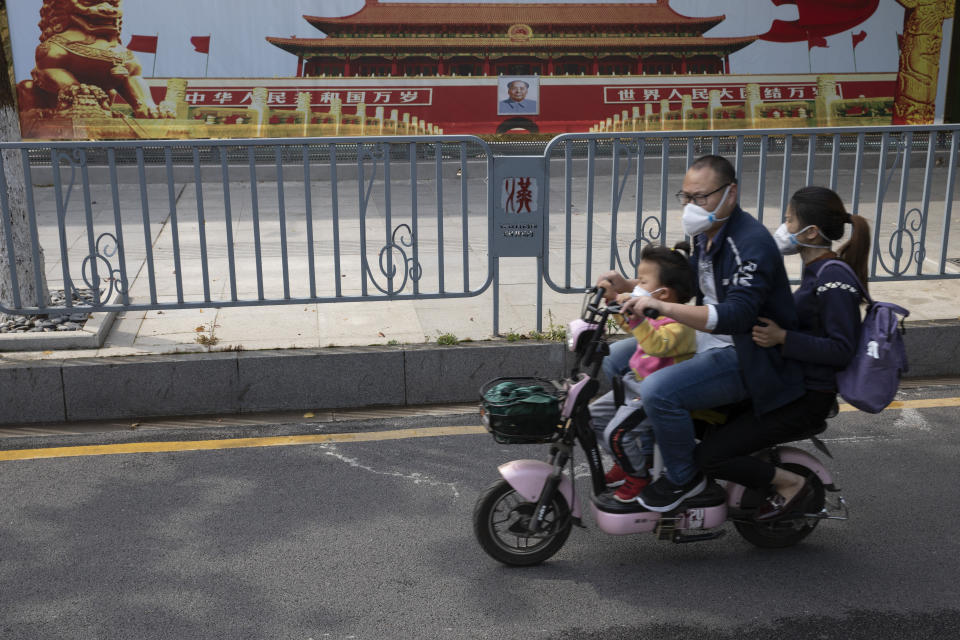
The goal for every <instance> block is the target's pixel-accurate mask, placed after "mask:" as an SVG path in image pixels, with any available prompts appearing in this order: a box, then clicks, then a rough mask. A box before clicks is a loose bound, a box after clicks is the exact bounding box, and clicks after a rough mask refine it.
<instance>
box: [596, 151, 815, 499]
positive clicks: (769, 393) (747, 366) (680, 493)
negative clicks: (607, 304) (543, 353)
mask: <svg viewBox="0 0 960 640" xmlns="http://www.w3.org/2000/svg"><path fill="white" fill-rule="evenodd" d="M737 196H738V189H737V178H736V171H735V170H734V168H733V166H732V165H731V164H730V162H729V161H727V160H726V159H725V158H722V157H720V156H712V155H710V156H703V157H701V158H699V159H697V160H696V161H695V162H694V163H693V164H692V165H691V166H690V168H689V170H688V171H687V173H686V175H685V176H684V179H683V188H682V190H681V191H680V192H678V193H677V199H678V200H679V201H680V203H681V204H683V205H684V211H683V229H684V232H686V233H687V235H689V236H691V237H692V238H693V241H694V251H693V255H692V256H691V262H692V264H693V267H694V269H695V271H696V273H697V281H698V285H699V291H698V294H697V305H696V306H691V305H682V304H675V303H665V302H662V301H660V300H656V299H655V298H652V297H649V296H641V297H637V298H633V299H631V300H630V301H628V302H627V303H625V305H624V311H626V312H632V313H634V314H642V313H643V312H644V310H645V309H653V310H655V311H657V312H659V313H661V314H663V315H667V316H669V317H671V318H673V319H674V320H676V321H677V322H680V323H683V324H686V325H687V326H690V327H692V328H694V329H696V330H697V353H696V355H695V356H694V357H693V358H691V359H689V360H687V361H684V362H681V363H677V364H675V365H673V366H671V367H667V368H665V369H662V370H660V371H657V372H654V373H653V374H651V375H650V376H648V377H647V378H646V379H645V380H644V381H643V383H642V384H641V388H640V391H641V397H642V398H643V404H644V407H645V409H646V412H647V416H648V418H649V419H650V422H651V423H652V427H653V431H654V434H655V437H656V441H657V443H658V445H659V447H660V450H661V453H662V455H663V461H664V464H665V466H666V473H665V474H664V475H663V476H661V477H660V478H659V479H658V480H656V481H655V482H653V483H651V484H650V485H648V486H647V487H645V488H644V489H643V491H641V492H640V495H639V496H638V498H637V500H638V501H639V502H640V504H641V505H643V506H644V507H645V508H647V509H649V510H651V511H656V512H661V513H663V512H667V511H671V510H673V509H675V508H677V506H678V505H679V504H680V503H681V502H683V501H684V500H686V499H689V498H692V497H693V496H696V495H698V494H699V493H700V492H702V491H703V490H704V489H705V488H706V486H707V483H706V478H705V477H704V476H703V474H702V473H701V472H700V471H699V470H698V468H697V467H696V465H695V463H694V458H693V452H694V448H695V446H696V441H695V436H694V424H693V420H692V419H691V417H690V412H691V411H695V410H699V409H709V408H711V407H717V406H720V405H725V404H731V403H736V402H740V401H742V400H745V399H747V398H750V399H751V400H752V402H753V408H754V411H755V412H756V413H757V414H758V415H762V414H764V413H766V412H769V411H772V410H774V409H777V408H779V407H781V406H783V405H785V404H787V403H789V402H791V401H793V400H796V399H797V398H799V397H800V396H801V395H803V392H804V391H803V382H802V380H803V374H802V371H801V367H800V365H799V364H798V363H796V362H795V361H792V360H789V359H785V358H783V357H782V356H781V355H780V352H779V351H778V350H776V349H763V348H761V347H759V346H757V345H756V344H755V343H754V342H753V340H752V338H751V331H752V328H753V326H754V325H755V324H756V322H757V318H758V317H760V316H763V317H766V318H771V319H773V320H774V321H775V322H776V323H777V325H778V326H781V327H787V328H794V327H796V325H797V315H796V308H795V306H794V301H793V296H792V294H791V292H790V285H789V282H788V280H787V274H786V269H785V267H784V264H783V259H782V257H781V255H780V252H779V250H778V249H777V245H776V243H775V242H774V240H773V237H772V236H771V235H770V232H769V231H768V230H767V229H766V228H765V227H764V226H763V225H762V224H761V223H760V222H758V221H757V220H756V219H755V218H753V217H752V216H750V215H749V214H747V213H746V212H745V211H743V210H742V209H741V208H740V207H739V205H738V203H737ZM600 285H601V286H606V287H608V288H612V289H613V290H615V291H616V292H618V293H619V292H626V291H630V290H632V288H633V284H632V283H631V282H630V281H628V280H626V279H625V278H623V276H621V275H620V274H619V273H616V272H610V273H607V274H604V276H603V277H602V278H601V283H600Z"/></svg>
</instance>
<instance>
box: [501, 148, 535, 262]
mask: <svg viewBox="0 0 960 640" xmlns="http://www.w3.org/2000/svg"><path fill="white" fill-rule="evenodd" d="M493 175H494V182H493V184H494V193H493V196H494V198H493V200H494V203H493V204H494V225H493V226H494V229H493V247H492V248H493V253H494V255H495V256H496V257H503V258H522V257H533V258H538V257H540V256H541V255H543V225H544V216H543V202H544V197H543V196H544V194H543V185H544V170H543V158H541V157H535V156H512V157H495V158H494V165H493Z"/></svg>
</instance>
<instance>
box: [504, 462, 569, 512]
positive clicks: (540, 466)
mask: <svg viewBox="0 0 960 640" xmlns="http://www.w3.org/2000/svg"><path fill="white" fill-rule="evenodd" d="M497 470H498V471H499V472H500V475H501V476H503V479H504V480H506V481H507V483H508V484H509V485H510V486H511V487H513V488H514V489H515V490H516V492H517V493H519V494H520V495H521V496H523V497H524V498H526V499H527V500H529V501H530V502H534V503H535V502H537V500H539V499H540V492H541V491H542V490H543V487H544V485H545V484H546V482H547V478H549V477H550V474H551V473H553V466H552V465H550V464H548V463H546V462H543V461H542V460H512V461H510V462H507V463H505V464H502V465H500V466H499V467H498V468H497ZM558 489H559V490H560V493H561V494H562V495H563V497H564V498H566V500H567V505H568V506H569V507H570V513H571V515H573V517H574V518H579V517H580V503H579V501H577V500H574V495H573V484H572V483H571V482H570V478H568V477H567V476H566V475H563V476H561V478H560V486H559V487H558Z"/></svg>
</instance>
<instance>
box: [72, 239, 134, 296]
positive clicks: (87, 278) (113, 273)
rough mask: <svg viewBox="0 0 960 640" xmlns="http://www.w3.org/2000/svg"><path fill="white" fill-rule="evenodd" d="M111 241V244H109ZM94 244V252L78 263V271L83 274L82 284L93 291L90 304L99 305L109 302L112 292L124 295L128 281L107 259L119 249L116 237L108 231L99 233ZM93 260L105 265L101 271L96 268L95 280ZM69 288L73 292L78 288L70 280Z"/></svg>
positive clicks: (77, 290)
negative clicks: (102, 284) (102, 286)
mask: <svg viewBox="0 0 960 640" xmlns="http://www.w3.org/2000/svg"><path fill="white" fill-rule="evenodd" d="M105 241H106V242H105ZM111 242H112V243H113V246H111V245H110V243H111ZM94 246H95V247H96V253H94V254H92V255H89V256H87V257H86V258H84V259H83V263H82V264H81V265H80V273H81V275H82V276H83V282H84V284H86V285H87V288H88V289H89V290H90V291H92V292H94V303H93V305H92V306H94V307H99V306H103V305H104V304H109V303H110V299H111V298H112V297H113V294H114V293H119V294H120V295H126V294H127V286H128V283H127V281H126V280H125V279H124V278H123V272H122V271H121V270H120V269H114V268H113V264H112V263H111V262H110V260H109V259H108V258H112V257H113V256H115V255H117V250H118V249H119V243H118V242H117V237H116V236H115V235H113V234H112V233H109V232H107V233H101V234H100V236H99V237H98V238H97V241H96V243H95V244H94ZM94 262H97V263H98V264H102V265H103V266H104V267H106V270H105V271H103V272H101V271H100V269H97V270H96V281H94V276H93V273H94V269H93V264H94ZM101 273H106V274H107V277H106V278H103V277H101ZM101 283H106V287H105V288H101ZM70 289H71V291H73V292H79V289H77V287H76V285H74V284H73V282H72V281H71V282H70Z"/></svg>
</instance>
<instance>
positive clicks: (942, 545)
mask: <svg viewBox="0 0 960 640" xmlns="http://www.w3.org/2000/svg"><path fill="white" fill-rule="evenodd" d="M958 396H960V386H938V387H926V388H919V389H912V390H905V391H903V392H901V398H902V399H905V400H911V399H916V398H928V397H937V398H956V397H958ZM944 404H946V403H944ZM957 422H958V409H957V407H956V406H952V407H947V406H940V407H930V408H908V409H902V410H887V411H885V412H884V413H882V414H880V415H879V416H870V415H867V414H863V413H855V412H854V413H842V414H841V415H840V416H839V417H838V418H836V419H834V420H833V421H832V423H831V428H830V429H829V430H828V431H827V433H826V434H825V436H826V438H827V440H828V444H829V446H830V448H831V449H832V451H833V453H834V455H835V460H833V461H829V462H828V465H829V467H830V468H831V469H832V471H833V472H834V473H835V476H836V479H837V481H838V484H839V485H840V486H841V487H842V489H843V495H844V497H845V498H846V499H847V501H848V502H849V503H850V507H851V511H852V514H851V515H852V518H851V520H849V521H847V522H826V523H822V524H821V526H820V527H819V528H818V529H817V531H815V532H814V533H813V534H812V535H811V536H810V537H809V538H808V539H807V540H806V541H805V542H804V543H802V544H801V545H799V546H797V547H795V548H791V549H787V550H780V551H764V550H760V549H756V548H753V547H752V546H751V545H749V544H748V543H747V542H745V541H744V540H742V539H741V538H740V537H739V536H738V535H737V534H736V533H735V532H734V531H733V529H732V527H731V529H730V532H729V534H728V535H727V536H726V537H724V538H721V539H719V540H715V541H711V542H705V543H697V544H689V545H674V544H670V543H664V542H657V541H655V540H654V539H653V536H651V535H649V534H648V535H642V536H634V537H627V538H617V537H613V536H609V535H606V534H604V533H602V532H600V531H598V530H596V529H595V528H594V527H593V525H592V522H591V521H590V520H589V518H588V519H587V525H588V528H587V529H575V530H574V531H573V533H572V534H571V536H570V539H569V540H568V542H567V544H566V546H565V547H564V548H563V549H562V550H561V551H560V552H559V553H558V554H557V555H556V556H555V557H554V558H553V559H552V560H550V561H548V562H547V563H546V564H544V565H542V566H539V567H533V568H527V569H512V568H508V567H504V566H501V565H500V564H498V563H497V562H495V561H494V560H492V559H490V558H489V557H487V556H486V555H485V554H484V553H483V552H482V551H481V549H480V548H479V546H478V545H477V544H476V542H475V540H474V538H473V533H472V530H471V511H472V508H473V504H474V501H475V500H476V497H477V495H478V494H479V493H480V491H482V489H483V488H484V487H485V486H486V485H488V484H489V483H490V482H492V481H493V480H494V479H495V478H496V465H497V464H499V463H501V462H504V461H507V460H510V459H514V458H519V457H539V456H541V455H542V454H543V451H542V448H541V447H527V446H514V447H510V446H503V445H497V444H495V443H494V442H493V440H492V439H490V438H489V437H488V436H486V435H483V434H479V435H448V436H441V437H415V438H403V439H394V440H379V441H367V442H327V443H319V444H318V443H314V444H302V445H294V446H273V447H253V448H242V449H215V450H209V451H172V452H162V453H132V454H119V455H97V456H82V457H79V456H78V457H65V458H56V459H39V460H22V461H3V462H0V495H2V496H3V498H2V499H0V638H4V640H7V639H10V640H26V639H33V638H38V639H39V638H44V639H47V638H83V639H88V638H97V639H112V638H124V639H127V638H138V639H151V638H163V639H174V638H175V639H181V638H191V639H199V638H204V639H206V638H230V639H235V638H271V639H272V638H278V639H280V638H282V639H295V640H307V639H308V638H313V639H314V640H320V639H321V638H358V639H363V638H416V639H421V638H423V639H429V638H444V639H447V638H498V639H499V638H503V637H525V638H563V639H571V640H572V639H574V638H577V639H604V640H607V639H615V638H624V639H626V638H630V639H637V638H660V637H664V638H684V639H700V638H703V639H707V638H709V639H717V640H728V639H729V640H733V639H734V638H737V639H741V638H746V639H753V638H758V639H759V638H778V639H780V638H783V639H787V640H792V639H794V638H796V639H801V638H803V639H807V638H813V639H816V640H828V639H840V638H843V639H848V638H849V639H859V638H863V639H866V638H869V639H871V640H873V639H875V638H881V637H883V638H918V639H927V638H951V637H957V633H958V632H957V629H958V628H960V588H958V586H957V575H958V570H960V541H958V538H957V536H956V528H957V523H956V522H955V521H954V520H953V518H956V517H957V516H958V515H960V496H958V493H957V480H958V474H957V470H956V460H957V459H958V455H960V430H958V429H957ZM477 423H478V421H477V420H476V418H475V416H464V417H460V418H457V417H450V416H447V417H443V418H419V419H418V418H413V419H399V420H390V421H382V422H379V423H363V424H360V423H352V424H351V423H339V424H333V425H317V424H316V423H312V424H300V425H264V426H260V427H255V428H250V427H243V428H239V427H238V428H229V427H227V428H222V429H218V430H215V431H210V432H200V431H191V432H190V433H188V434H183V432H174V431H171V432H151V433H146V434H143V433H137V432H129V433H123V432H120V433H112V434H90V435H85V436H76V437H64V436H47V437H45V438H33V439H30V438H24V439H16V438H13V439H6V440H4V441H2V442H0V448H3V449H17V448H30V447H34V446H66V445H75V444H96V443H101V442H120V441H142V440H175V439H176V438H177V437H184V438H189V439H198V438H207V437H211V438H218V439H229V438H233V437H238V436H243V437H250V436H253V435H257V436H260V435H271V436H275V435H287V434H304V433H317V432H320V433H336V432H344V433H354V432H358V433H359V432H363V433H369V432H370V431H371V430H382V431H392V430H395V429H397V428H410V427H429V426H436V425H439V424H443V425H456V424H463V425H466V424H477ZM581 461H582V458H581ZM580 487H581V488H582V489H583V490H584V491H586V489H587V486H586V482H585V479H581V480H580Z"/></svg>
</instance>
